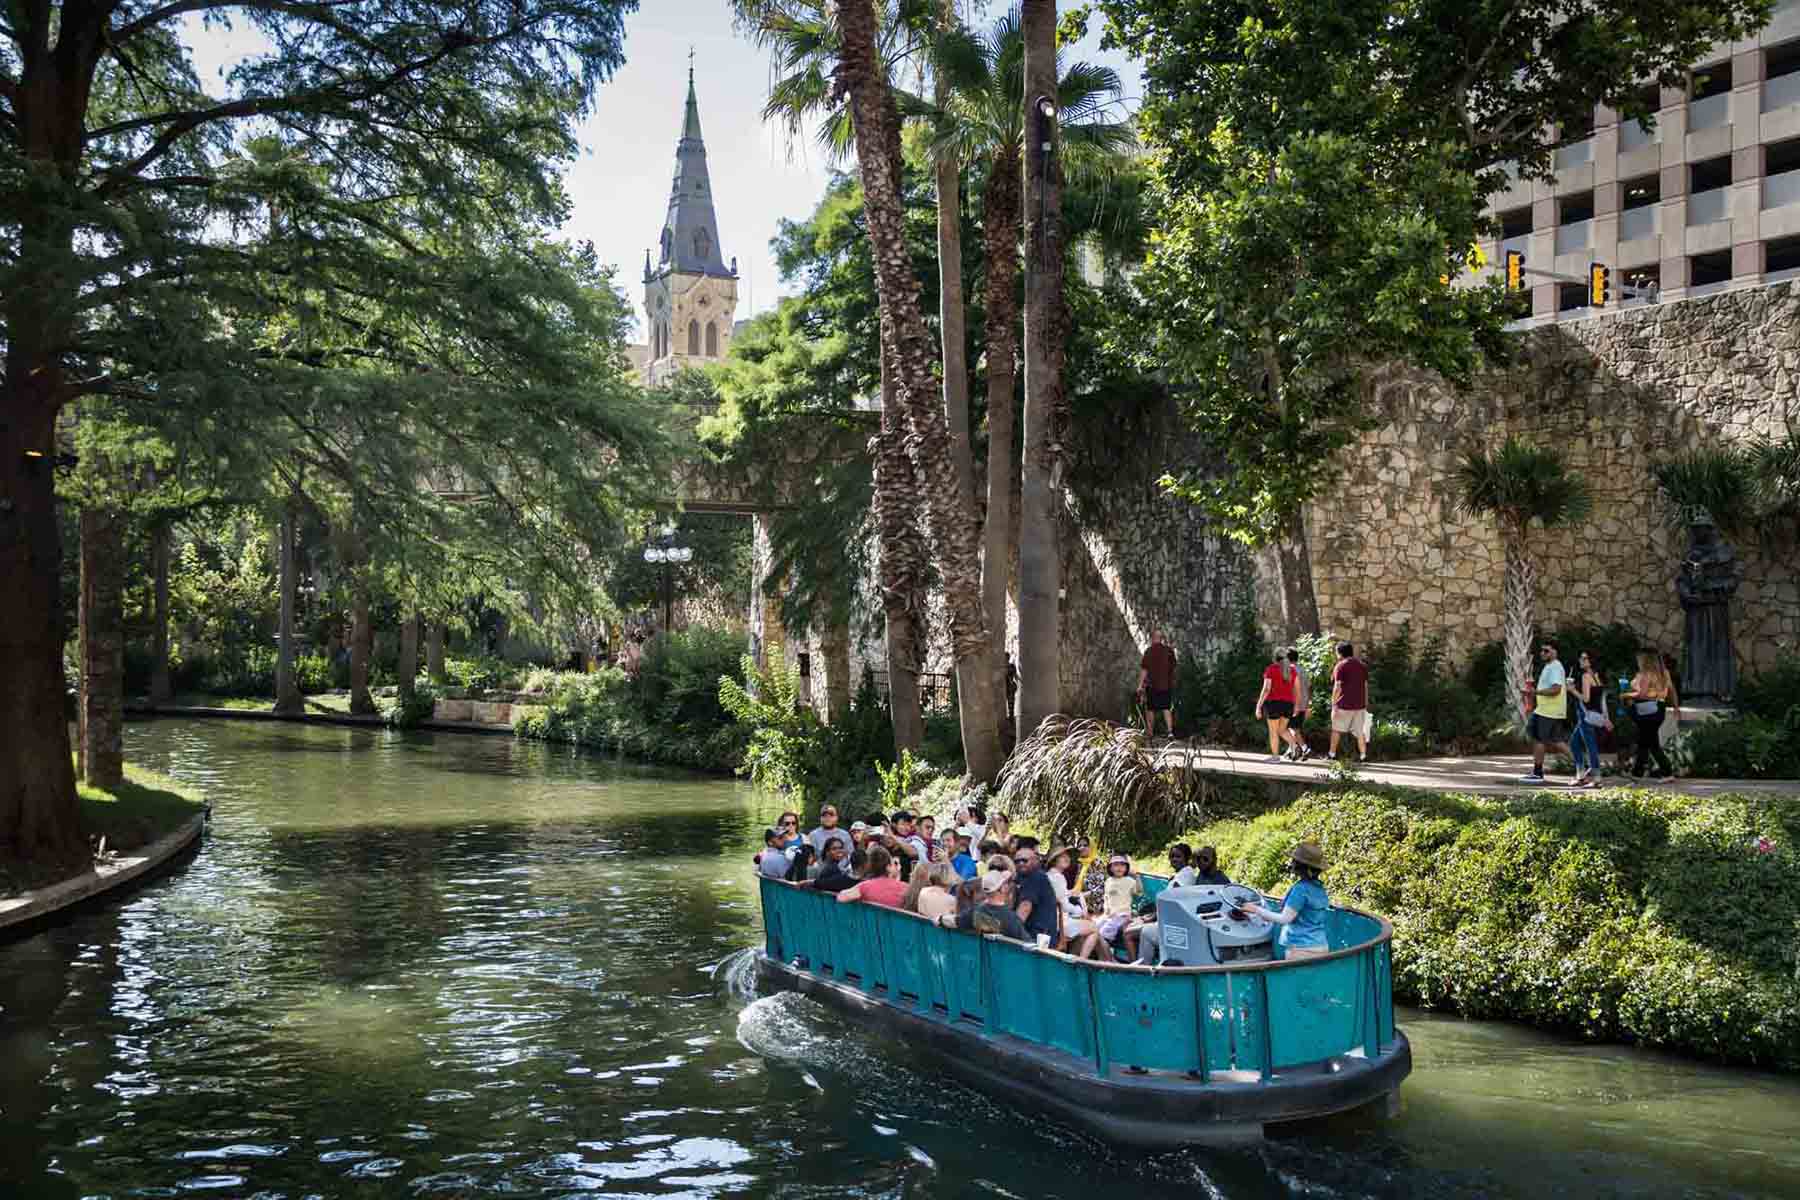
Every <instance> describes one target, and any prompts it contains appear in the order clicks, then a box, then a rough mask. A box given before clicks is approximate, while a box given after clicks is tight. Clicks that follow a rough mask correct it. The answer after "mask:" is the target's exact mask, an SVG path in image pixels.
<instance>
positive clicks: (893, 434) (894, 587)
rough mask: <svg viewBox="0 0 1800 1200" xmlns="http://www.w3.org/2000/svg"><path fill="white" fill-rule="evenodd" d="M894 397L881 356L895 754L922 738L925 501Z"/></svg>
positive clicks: (881, 525)
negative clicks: (920, 519)
mask: <svg viewBox="0 0 1800 1200" xmlns="http://www.w3.org/2000/svg"><path fill="white" fill-rule="evenodd" d="M901 424H902V419H901V416H900V405H899V402H898V401H897V400H895V398H894V383H893V372H892V371H890V370H889V369H888V356H887V353H886V352H885V351H883V352H882V355H881V432H880V433H878V434H876V435H875V439H874V441H873V442H872V443H871V447H870V448H871V451H872V457H873V458H874V460H875V495H874V506H875V529H876V532H877V533H878V534H879V535H880V539H881V545H880V560H879V562H878V564H877V566H876V571H877V573H878V575H879V576H880V584H881V612H882V616H883V617H885V618H886V622H887V638H886V641H887V668H888V709H889V713H890V715H891V717H892V720H893V723H894V753H896V754H898V753H899V752H900V751H902V750H917V749H918V748H919V747H920V745H921V744H923V743H924V741H925V722H924V718H923V717H922V716H921V714H920V712H919V659H918V623H917V621H916V619H915V618H916V614H917V613H918V611H919V606H920V604H921V602H922V600H923V596H924V591H925V588H924V583H923V580H924V579H925V567H926V562H925V543H924V540H923V539H922V538H921V537H920V536H919V526H918V513H919V509H920V507H921V506H922V505H923V504H924V498H923V497H922V496H920V495H919V484H918V479H917V477H916V476H915V475H914V473H913V465H912V460H911V459H909V458H907V457H906V449H905V445H904V435H903V434H902V433H901V429H900V426H901Z"/></svg>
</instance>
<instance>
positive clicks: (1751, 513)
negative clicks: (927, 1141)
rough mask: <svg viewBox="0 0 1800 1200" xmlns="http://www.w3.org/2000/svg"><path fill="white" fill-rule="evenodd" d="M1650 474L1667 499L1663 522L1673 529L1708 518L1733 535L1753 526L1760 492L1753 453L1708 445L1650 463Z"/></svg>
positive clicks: (1759, 501)
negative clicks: (1665, 517)
mask: <svg viewBox="0 0 1800 1200" xmlns="http://www.w3.org/2000/svg"><path fill="white" fill-rule="evenodd" d="M1650 475H1651V477H1652V478H1653V479H1655V480H1656V485H1657V486H1658V487H1659V488H1661V489H1662V493H1663V495H1664V496H1665V497H1667V498H1668V501H1669V510H1668V513H1667V519H1668V522H1669V524H1670V525H1671V526H1674V527H1675V528H1685V527H1686V526H1688V525H1694V524H1699V523H1701V522H1702V521H1704V520H1710V521H1711V522H1712V523H1713V524H1714V525H1717V526H1718V527H1719V528H1720V529H1721V530H1723V531H1724V532H1725V533H1727V534H1730V535H1733V536H1736V535H1741V534H1744V533H1748V532H1750V531H1751V530H1753V529H1754V528H1755V527H1756V523H1757V519H1758V517H1759V516H1760V515H1761V512H1762V508H1763V504H1762V496H1761V492H1762V488H1761V487H1760V486H1759V480H1758V473H1757V470H1756V466H1755V464H1754V462H1753V460H1752V455H1751V452H1749V451H1746V450H1741V449H1738V448H1737V447H1734V446H1711V447H1707V448H1705V449H1701V450H1690V451H1688V452H1687V453H1686V454H1681V455H1677V456H1676V457H1674V458H1669V459H1664V460H1663V461H1661V462H1656V463H1652V464H1651V465H1650Z"/></svg>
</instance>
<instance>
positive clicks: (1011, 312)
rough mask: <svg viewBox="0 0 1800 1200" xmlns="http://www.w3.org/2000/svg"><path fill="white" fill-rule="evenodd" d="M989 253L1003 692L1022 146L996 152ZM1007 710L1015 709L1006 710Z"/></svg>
mask: <svg viewBox="0 0 1800 1200" xmlns="http://www.w3.org/2000/svg"><path fill="white" fill-rule="evenodd" d="M981 228H982V239H983V249H984V252H985V256H986V259H987V287H986V291H985V293H984V298H985V300H986V308H987V328H986V330H985V342H986V345H987V423H988V452H987V453H988V458H987V524H986V526H985V527H984V528H983V530H982V536H981V545H982V551H981V605H982V608H983V609H985V610H986V612H987V621H988V631H989V633H990V635H991V636H992V638H993V647H994V663H995V666H996V668H997V669H998V670H999V673H1000V685H999V686H1000V695H1001V696H1003V697H1004V696H1005V695H1006V677H1005V664H1006V595H1007V583H1008V580H1009V577H1010V575H1011V572H1012V538H1013V516H1014V507H1013V492H1014V487H1015V483H1014V480H1013V467H1014V462H1013V437H1014V431H1015V429H1016V428H1017V421H1018V411H1017V409H1018V397H1017V396H1016V395H1015V393H1014V390H1013V385H1014V374H1013V372H1014V365H1013V364H1014V361H1015V360H1016V359H1017V358H1018V351H1019V337H1018V327H1019V302H1018V297H1017V296H1016V295H1015V294H1014V290H1013V289H1014V286H1015V285H1016V283H1017V281H1018V272H1019V242H1018V229H1019V156H1018V152H1017V148H1016V147H1009V148H1007V149H1006V150H1005V151H1002V152H998V153H996V154H995V155H994V157H993V160H992V161H991V162H990V163H989V164H988V178H987V188H986V191H985V193H984V194H983V197H982V211H981ZM1008 715H1009V716H1010V715H1012V714H1008Z"/></svg>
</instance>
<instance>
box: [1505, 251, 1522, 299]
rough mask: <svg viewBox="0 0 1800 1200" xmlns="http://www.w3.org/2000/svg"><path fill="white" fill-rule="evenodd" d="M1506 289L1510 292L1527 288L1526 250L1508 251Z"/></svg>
mask: <svg viewBox="0 0 1800 1200" xmlns="http://www.w3.org/2000/svg"><path fill="white" fill-rule="evenodd" d="M1506 290H1507V291H1509V292H1522V291H1524V290H1525V252H1524V251H1523V250H1508V251H1507V252H1506Z"/></svg>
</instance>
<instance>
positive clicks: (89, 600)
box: [80, 505, 125, 791]
mask: <svg viewBox="0 0 1800 1200" xmlns="http://www.w3.org/2000/svg"><path fill="white" fill-rule="evenodd" d="M124 543H125V524H124V519H123V518H122V517H121V516H120V514H119V512H118V510H116V509H111V508H102V507H99V506H97V505H96V506H92V507H87V508H83V509H82V510H81V708H80V721H81V777H82V778H83V779H85V780H87V782H88V783H90V784H92V785H93V786H94V787H98V788H105V789H106V790H107V791H112V790H113V789H115V788H117V787H118V786H119V784H120V783H121V782H123V781H124V779H125V742H124V737H125V586H124V578H123V577H124V562H123V561H122V560H123V558H124V553H125V544H124Z"/></svg>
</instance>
